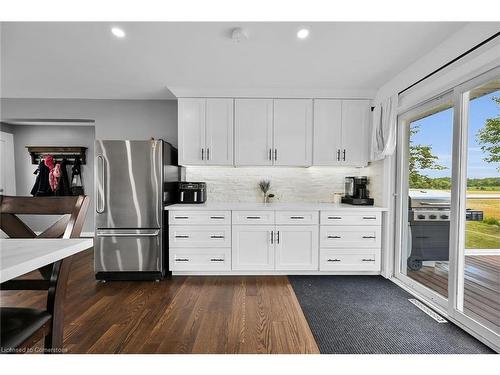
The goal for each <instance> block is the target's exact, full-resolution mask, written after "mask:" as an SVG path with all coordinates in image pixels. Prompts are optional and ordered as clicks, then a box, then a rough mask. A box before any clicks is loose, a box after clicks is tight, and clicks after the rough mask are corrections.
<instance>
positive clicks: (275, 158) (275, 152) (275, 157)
mask: <svg viewBox="0 0 500 375" xmlns="http://www.w3.org/2000/svg"><path fill="white" fill-rule="evenodd" d="M274 160H278V149H277V148H275V149H274Z"/></svg>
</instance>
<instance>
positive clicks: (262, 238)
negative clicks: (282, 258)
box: [232, 225, 274, 271]
mask: <svg viewBox="0 0 500 375" xmlns="http://www.w3.org/2000/svg"><path fill="white" fill-rule="evenodd" d="M273 230H274V226H271V225H233V241H232V264H233V270H238V271H261V270H274V238H273Z"/></svg>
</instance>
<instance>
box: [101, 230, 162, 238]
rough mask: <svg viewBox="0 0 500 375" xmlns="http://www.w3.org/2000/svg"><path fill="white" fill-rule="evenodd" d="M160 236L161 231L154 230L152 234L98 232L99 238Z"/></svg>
mask: <svg viewBox="0 0 500 375" xmlns="http://www.w3.org/2000/svg"><path fill="white" fill-rule="evenodd" d="M159 234H160V231H159V230H154V231H151V232H143V233H141V232H115V231H113V232H111V231H106V232H99V231H98V232H97V233H96V236H97V237H156V236H158V235H159Z"/></svg>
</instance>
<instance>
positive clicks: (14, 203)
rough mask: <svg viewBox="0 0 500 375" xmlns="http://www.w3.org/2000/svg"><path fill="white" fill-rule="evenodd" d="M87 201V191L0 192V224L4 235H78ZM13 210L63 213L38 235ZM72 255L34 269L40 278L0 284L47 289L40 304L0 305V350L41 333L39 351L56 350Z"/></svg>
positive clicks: (24, 344)
mask: <svg viewBox="0 0 500 375" xmlns="http://www.w3.org/2000/svg"><path fill="white" fill-rule="evenodd" d="M88 206H89V198H88V197H87V196H75V197H10V196H3V195H0V229H1V230H2V231H4V232H5V233H6V234H7V235H8V236H9V237H10V238H75V237H80V233H81V231H82V227H83V223H84V221H85V215H86V212H87V209H88ZM17 215H63V216H61V218H59V219H58V220H57V221H56V222H55V223H54V224H53V225H51V226H50V227H49V228H48V229H46V230H45V231H44V232H42V233H41V234H39V235H38V236H37V235H36V234H35V233H34V232H33V231H32V230H31V229H30V228H29V227H28V226H27V225H26V224H25V223H24V222H23V221H21V219H19V217H18V216H17ZM71 261H72V257H68V258H65V259H64V260H62V261H59V262H56V263H53V264H51V265H48V266H45V267H43V268H41V269H39V271H40V274H41V276H42V278H41V279H35V280H33V279H19V278H18V279H14V280H9V281H6V282H4V283H2V284H1V285H0V289H2V290H44V291H47V306H46V310H38V309H31V308H21V307H2V308H0V321H1V332H0V334H1V337H0V346H1V348H2V352H4V353H5V352H20V351H22V350H24V349H27V348H29V347H31V346H33V345H34V344H36V343H37V342H38V341H40V340H41V339H42V338H45V340H44V348H45V352H48V353H50V352H57V351H60V350H61V349H62V345H63V327H64V322H63V302H64V298H65V295H66V286H67V281H68V276H69V270H70V267H71Z"/></svg>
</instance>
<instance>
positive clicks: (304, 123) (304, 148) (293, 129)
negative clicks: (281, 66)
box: [273, 99, 312, 167]
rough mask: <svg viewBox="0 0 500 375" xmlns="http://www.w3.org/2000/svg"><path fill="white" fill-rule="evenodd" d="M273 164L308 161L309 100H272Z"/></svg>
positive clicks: (304, 165)
mask: <svg viewBox="0 0 500 375" xmlns="http://www.w3.org/2000/svg"><path fill="white" fill-rule="evenodd" d="M273 158H274V165H280V166H297V167H307V166H310V165H311V164H312V100H310V99H276V100H274V150H273Z"/></svg>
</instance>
